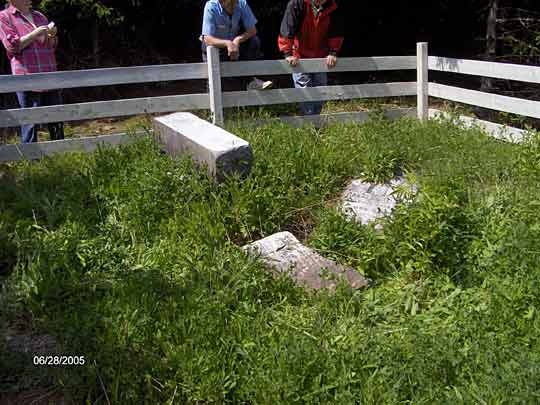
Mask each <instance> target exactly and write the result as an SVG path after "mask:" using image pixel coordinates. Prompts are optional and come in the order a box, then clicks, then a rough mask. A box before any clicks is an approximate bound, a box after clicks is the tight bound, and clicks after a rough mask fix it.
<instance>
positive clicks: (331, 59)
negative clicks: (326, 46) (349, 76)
mask: <svg viewBox="0 0 540 405" xmlns="http://www.w3.org/2000/svg"><path fill="white" fill-rule="evenodd" d="M336 64H337V56H335V55H328V56H327V57H326V66H328V68H329V69H333V68H335V67H336Z"/></svg>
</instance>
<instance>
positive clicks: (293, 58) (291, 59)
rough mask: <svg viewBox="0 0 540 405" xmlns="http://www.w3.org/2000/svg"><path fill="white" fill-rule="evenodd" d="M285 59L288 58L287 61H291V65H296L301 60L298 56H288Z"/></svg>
mask: <svg viewBox="0 0 540 405" xmlns="http://www.w3.org/2000/svg"><path fill="white" fill-rule="evenodd" d="M285 60H286V61H287V62H289V65H291V66H296V65H298V62H299V61H300V59H299V58H297V57H296V56H287V57H286V58H285Z"/></svg>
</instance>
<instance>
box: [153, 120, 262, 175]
mask: <svg viewBox="0 0 540 405" xmlns="http://www.w3.org/2000/svg"><path fill="white" fill-rule="evenodd" d="M153 125H154V130H155V133H156V135H157V136H158V138H159V140H160V142H161V144H162V145H163V147H164V149H165V151H166V152H167V153H169V154H170V155H172V156H177V155H179V154H188V155H191V157H192V158H193V160H194V161H195V162H197V163H198V164H200V165H206V166H207V168H208V173H209V174H210V176H212V177H214V178H216V180H217V181H222V180H223V179H224V178H225V177H226V176H227V175H230V174H233V173H239V174H240V175H241V176H243V177H244V176H246V175H248V174H249V171H250V170H251V163H252V160H253V154H252V151H251V146H250V145H249V143H247V142H246V141H244V140H243V139H241V138H239V137H237V136H235V135H233V134H231V133H230V132H227V131H225V130H224V129H222V128H219V127H217V126H215V125H213V124H211V123H209V122H207V121H205V120H203V119H201V118H199V117H197V116H195V115H193V114H191V113H184V112H181V113H175V114H170V115H166V116H163V117H159V118H154V120H153Z"/></svg>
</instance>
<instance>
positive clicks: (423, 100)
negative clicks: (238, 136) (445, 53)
mask: <svg viewBox="0 0 540 405" xmlns="http://www.w3.org/2000/svg"><path fill="white" fill-rule="evenodd" d="M387 70H416V71H417V81H416V82H397V83H377V84H356V85H346V86H324V87H316V88H309V89H294V88H288V89H277V90H266V91H235V92H222V90H221V81H222V79H223V78H228V77H239V76H271V75H283V74H290V73H293V72H308V73H311V72H330V71H331V72H362V71H387ZM429 70H436V71H441V72H451V73H460V74H467V75H476V76H486V77H493V78H499V79H507V80H517V81H522V82H529V83H536V84H539V83H540V67H533V66H522V65H512V64H503V63H491V62H480V61H473V60H462V59H451V58H442V57H435V56H428V45H427V43H419V44H417V54H416V56H389V57H362V58H340V59H339V61H338V65H337V66H336V67H335V68H334V69H331V70H329V69H328V68H327V67H326V65H325V63H324V59H309V60H302V61H301V63H300V64H299V65H298V66H297V67H294V68H293V67H291V66H289V65H288V64H287V62H286V61H283V60H266V61H252V62H220V61H219V54H218V50H217V49H215V48H213V47H209V48H208V63H191V64H174V65H155V66H137V67H121V68H108V69H91V70H78V71H64V72H53V73H39V74H31V75H24V76H13V75H3V76H0V92H1V93H8V92H15V91H25V90H33V89H40V90H51V89H66V88H77V87H94V86H110V85H118V84H133V83H150V82H161V81H174V80H190V79H207V80H208V82H209V91H208V93H203V94H189V95H176V96H165V97H147V98H135V99H124V100H113V101H98V102H87V103H77V104H67V105H58V106H48V107H38V108H24V109H9V110H3V111H0V127H13V126H19V125H21V124H27V123H49V122H58V121H76V120H84V119H97V118H106V117H118V116H125V115H136V114H145V113H167V112H174V111H189V110H200V109H209V110H210V111H211V112H212V116H213V122H214V123H215V124H217V125H222V124H223V122H224V114H223V109H224V108H227V107H241V106H255V105H270V104H282V103H295V102H302V101H317V100H321V101H322V100H346V99H357V98H372V97H395V96H416V97H417V111H416V112H417V117H418V118H419V119H420V120H426V119H428V118H429V117H430V110H429V96H432V97H438V98H442V99H447V100H452V101H456V102H460V103H466V104H470V105H475V106H480V107H485V108H489V109H493V110H498V111H504V112H509V113H514V114H519V115H523V116H527V117H534V118H540V102H537V101H530V100H523V99H519V98H514V97H507V96H501V95H495V94H488V93H482V92H479V91H474V90H466V89H461V88H458V87H453V86H447V85H442V84H438V83H430V82H429V78H428V73H429ZM431 113H432V112H431ZM431 115H433V114H431ZM0 148H2V147H0ZM0 152H1V151H0ZM1 156H2V153H0V157H1Z"/></svg>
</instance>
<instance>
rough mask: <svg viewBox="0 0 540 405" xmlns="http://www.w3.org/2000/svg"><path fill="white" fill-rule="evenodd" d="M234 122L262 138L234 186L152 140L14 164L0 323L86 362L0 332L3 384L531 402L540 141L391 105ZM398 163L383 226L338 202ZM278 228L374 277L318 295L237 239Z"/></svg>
mask: <svg viewBox="0 0 540 405" xmlns="http://www.w3.org/2000/svg"><path fill="white" fill-rule="evenodd" d="M231 130H232V131H233V132H235V133H237V134H238V135H240V136H241V137H243V138H245V139H247V140H249V141H250V143H251V144H252V146H253V149H254V153H255V156H256V161H255V166H254V168H253V172H252V174H251V176H250V177H249V178H248V179H247V180H245V181H243V182H241V181H240V180H239V179H236V178H231V179H229V180H228V181H227V182H226V183H225V184H222V185H219V186H217V185H214V184H213V183H212V182H211V181H210V180H209V179H207V178H206V177H205V176H204V175H202V174H200V173H197V172H196V171H195V170H194V169H193V167H192V165H191V163H190V162H189V161H186V160H179V161H175V160H171V159H169V158H168V157H166V156H163V155H161V154H160V153H159V150H158V149H157V148H156V146H155V145H154V144H153V143H152V142H151V141H150V140H147V141H142V142H140V143H138V144H136V145H131V146H127V147H123V148H121V149H119V150H114V151H113V150H106V151H105V150H101V151H99V152H97V153H96V154H93V155H87V156H83V155H78V154H72V155H68V156H65V157H62V158H58V159H54V160H53V159H45V160H43V161H41V162H39V163H22V164H17V165H11V166H6V167H4V176H3V177H2V178H1V179H0V209H1V210H0V230H1V232H0V264H1V266H2V267H3V268H5V269H9V271H7V272H6V271H5V272H4V274H5V275H4V277H3V281H2V296H1V302H0V304H1V306H2V308H3V309H4V310H3V311H2V313H1V315H0V317H1V318H0V320H1V321H2V323H3V324H4V325H8V328H7V329H4V330H3V332H0V335H1V334H6V333H13V332H14V329H16V326H14V325H20V324H21V322H22V323H23V324H26V326H27V327H30V328H32V329H33V330H36V331H39V332H42V333H49V334H52V335H53V336H55V337H56V338H57V339H58V341H59V343H60V345H61V346H62V351H63V353H65V354H73V355H84V356H86V359H87V364H86V365H85V366H84V367H67V368H51V369H36V368H34V367H33V366H30V364H31V357H30V356H24V355H16V356H15V355H13V354H12V353H9V352H8V351H7V350H6V348H5V347H3V346H2V345H4V346H5V343H4V341H5V339H3V338H1V339H0V364H3V365H6V366H7V367H6V366H4V367H2V368H0V392H2V391H4V392H9V391H16V390H20V389H21V388H24V387H27V388H30V387H31V385H32V384H38V383H39V384H44V383H47V384H52V385H53V386H55V387H59V388H60V389H62V390H63V391H64V392H66V395H69V396H71V397H72V398H73V400H74V401H75V402H76V403H83V402H84V403H89V404H91V403H95V402H97V403H107V399H106V398H105V394H104V392H107V398H108V399H109V400H110V402H111V403H137V404H138V403H164V404H171V403H261V404H276V403H283V404H290V403H318V404H321V403H340V404H346V403H400V402H402V403H418V404H421V403H452V404H454V403H506V402H517V403H534V402H537V401H538V397H539V395H540V380H538V377H537V376H538V374H539V372H540V341H539V339H540V338H539V336H540V333H539V332H540V322H539V319H540V318H539V316H538V308H539V304H540V293H539V291H540V288H539V284H540V282H539V281H538V280H539V279H540V278H539V273H540V264H539V263H540V262H539V260H538V258H539V257H540V252H539V248H538V242H537V241H538V239H539V237H540V219H539V216H538V207H539V205H540V189H539V187H538V186H539V184H538V179H539V178H540V177H539V175H540V142H539V140H538V139H537V138H535V137H533V138H532V139H531V141H530V142H529V143H527V144H525V145H520V146H517V145H509V144H505V143H502V142H498V141H494V140H492V139H489V138H487V137H486V136H484V135H483V134H482V133H480V132H479V131H477V130H474V129H472V130H465V129H463V128H459V127H456V126H454V125H451V124H450V123H448V122H429V123H427V124H420V123H418V122H416V121H414V120H407V119H404V120H400V121H397V122H387V121H385V120H384V119H382V118H380V117H378V116H374V117H373V119H372V120H371V121H369V122H367V123H365V124H363V125H342V124H340V125H332V126H329V127H327V128H324V129H321V130H317V129H314V128H312V127H305V128H301V129H294V128H290V127H287V126H284V125H281V124H272V125H268V126H261V127H257V128H252V127H251V128H247V127H238V128H231ZM399 172H405V173H407V175H408V176H409V178H410V179H411V181H415V182H416V183H417V184H418V186H419V189H420V192H419V194H418V196H417V197H416V198H415V199H414V201H413V202H412V203H411V204H410V205H408V206H406V207H401V208H399V209H398V210H397V211H396V213H395V215H394V217H393V218H392V219H387V220H385V221H384V222H385V223H384V232H382V233H380V232H376V231H375V230H374V228H373V227H371V226H359V225H355V224H351V223H349V222H347V221H345V220H344V219H343V218H342V216H341V215H339V213H338V211H337V209H336V205H337V203H336V198H337V197H338V196H339V193H340V192H341V190H343V188H344V186H345V185H346V184H347V182H348V181H349V180H350V179H352V178H356V177H358V176H360V175H362V176H364V177H365V178H367V179H371V180H375V181H383V180H387V179H389V178H391V177H393V176H394V175H395V174H397V173H399ZM282 230H290V231H292V232H293V233H294V234H296V235H297V236H298V237H300V238H301V239H302V240H303V241H305V243H307V244H309V245H310V246H311V247H314V248H316V249H318V250H319V251H320V252H321V253H322V254H323V255H325V256H327V257H330V258H332V259H335V260H337V261H339V262H341V263H344V264H348V265H351V266H353V267H355V268H356V269H357V270H358V271H360V272H362V273H364V274H366V275H367V276H369V277H370V278H371V279H372V280H373V282H374V283H373V286H372V287H371V288H370V289H368V290H366V291H361V292H352V291H349V290H347V289H345V288H342V289H339V290H338V291H337V292H336V294H335V295H328V294H327V293H325V292H319V293H312V292H307V291H304V290H302V289H300V288H298V287H296V286H294V285H293V284H292V283H291V282H290V281H289V280H287V279H286V278H281V279H273V278H272V277H271V276H270V275H269V274H268V273H267V272H266V271H265V270H264V269H263V268H262V267H261V265H260V264H258V263H257V262H254V261H252V260H251V259H248V258H246V257H245V256H244V255H243V254H242V253H241V251H240V250H239V249H238V246H240V245H242V244H244V243H247V242H250V241H253V240H256V239H258V238H260V237H262V236H266V235H269V234H271V233H273V232H276V231H282ZM21 317H23V318H24V319H26V320H27V321H25V322H23V321H21ZM0 337H1V336H0ZM30 355H31V354H30ZM38 373H39V374H38ZM43 374H44V375H43ZM32 375H35V376H36V378H35V380H34V381H31V379H29V377H30V376H32ZM29 380H30V381H29ZM36 381H37V382H36Z"/></svg>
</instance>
